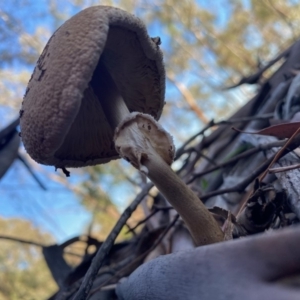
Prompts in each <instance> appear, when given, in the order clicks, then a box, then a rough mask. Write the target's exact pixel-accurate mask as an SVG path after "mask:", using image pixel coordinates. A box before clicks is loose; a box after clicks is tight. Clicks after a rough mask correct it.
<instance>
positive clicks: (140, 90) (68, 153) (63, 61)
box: [20, 6, 165, 167]
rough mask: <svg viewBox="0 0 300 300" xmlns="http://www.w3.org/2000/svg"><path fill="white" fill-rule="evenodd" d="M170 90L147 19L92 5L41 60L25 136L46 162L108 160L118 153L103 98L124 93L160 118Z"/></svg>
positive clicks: (30, 90)
mask: <svg viewBox="0 0 300 300" xmlns="http://www.w3.org/2000/svg"><path fill="white" fill-rule="evenodd" d="M110 81H112V82H113V85H109V84H108V83H109V82H110ZM112 86H113V87H112ZM108 89H110V90H108ZM164 92H165V71H164V66H163V61H162V53H161V51H160V49H159V47H158V45H157V44H156V43H155V42H154V41H153V40H152V39H151V38H150V37H149V36H148V34H147V31H146V28H145V26H144V24H143V23H142V21H141V20H140V19H138V18H136V17H135V16H133V15H131V14H129V13H127V12H125V11H123V10H120V9H117V8H113V7H107V6H95V7H90V8H87V9H85V10H83V11H81V12H80V13H78V14H77V15H75V16H74V17H72V18H71V19H69V20H68V21H67V22H65V23H64V24H63V25H62V26H61V27H60V28H59V29H58V30H57V31H56V32H55V33H54V34H53V36H52V37H51V39H50V40H49V42H48V43H47V45H46V47H45V49H44V51H43V53H42V54H41V56H40V58H39V60H38V62H37V65H36V67H35V70H34V72H33V75H32V77H31V79H30V81H29V84H28V87H27V90H26V93H25V96H24V101H23V105H22V114H21V115H22V117H21V121H20V125H21V132H22V140H23V142H24V145H25V148H26V150H27V152H28V153H29V154H30V156H31V157H32V158H33V159H35V160H36V161H37V162H39V163H42V164H46V165H54V166H56V167H81V166H87V165H95V164H99V163H105V162H108V161H109V160H111V159H114V158H118V157H119V156H118V153H117V152H116V150H115V148H114V144H113V132H114V128H111V126H110V125H109V123H108V121H107V119H106V117H105V115H104V113H103V110H102V107H101V103H100V102H101V101H110V100H109V99H110V97H117V96H118V95H121V97H122V98H123V99H124V101H125V103H126V105H127V107H128V109H129V111H130V112H132V111H138V112H143V113H147V114H150V115H152V116H153V117H154V118H155V119H159V117H160V115H161V111H162V108H163V104H164ZM102 98H104V99H102Z"/></svg>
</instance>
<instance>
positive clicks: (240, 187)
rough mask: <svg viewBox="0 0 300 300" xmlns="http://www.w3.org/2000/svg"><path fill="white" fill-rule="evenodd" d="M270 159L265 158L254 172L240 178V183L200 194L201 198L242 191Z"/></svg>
mask: <svg viewBox="0 0 300 300" xmlns="http://www.w3.org/2000/svg"><path fill="white" fill-rule="evenodd" d="M272 159H273V157H271V158H269V159H268V160H266V161H265V162H264V163H263V164H262V165H260V166H259V167H258V168H257V169H256V170H255V171H254V172H252V173H251V174H250V175H249V176H248V177H247V178H245V179H244V180H242V181H241V182H240V183H238V184H236V185H235V186H233V187H230V188H226V189H222V190H217V191H213V192H210V193H207V194H204V195H201V196H200V198H201V200H207V199H208V198H210V197H213V196H217V195H222V194H226V193H233V192H238V193H241V192H243V191H244V190H245V188H246V187H247V186H248V185H249V184H250V183H251V182H252V181H253V180H254V179H255V178H256V177H258V176H259V175H260V174H261V173H262V172H263V171H264V170H265V169H266V168H267V167H268V165H269V164H270V162H271V161H272Z"/></svg>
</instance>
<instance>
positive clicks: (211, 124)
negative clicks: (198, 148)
mask: <svg viewBox="0 0 300 300" xmlns="http://www.w3.org/2000/svg"><path fill="white" fill-rule="evenodd" d="M271 117H273V113H268V114H263V115H258V116H250V117H243V118H236V119H231V120H223V121H219V122H215V121H214V120H211V121H210V122H209V123H208V124H207V125H206V126H205V127H204V128H203V129H202V130H201V131H199V132H198V133H196V134H195V135H193V136H192V137H190V138H189V139H188V140H187V141H186V142H185V143H184V144H183V145H182V146H181V147H180V148H178V150H177V151H176V158H175V160H176V159H178V158H179V157H180V156H181V155H182V154H183V153H185V150H184V149H185V147H186V146H187V145H188V144H189V143H191V142H192V141H193V140H194V139H195V138H197V137H198V136H199V135H202V134H204V133H205V131H206V130H208V129H210V128H211V127H214V126H219V125H233V124H236V123H243V122H249V121H254V120H264V119H269V118H271Z"/></svg>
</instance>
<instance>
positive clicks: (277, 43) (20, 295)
mask: <svg viewBox="0 0 300 300" xmlns="http://www.w3.org/2000/svg"><path fill="white" fill-rule="evenodd" d="M99 4H101V5H112V6H117V7H119V8H122V9H125V10H127V11H129V12H131V13H133V14H135V15H137V16H138V17H140V18H141V19H142V20H143V21H144V22H145V23H146V25H147V28H148V30H149V35H150V36H153V37H155V36H160V37H161V40H162V45H161V48H162V50H163V52H164V59H165V66H166V71H167V82H166V83H167V91H166V102H167V104H166V106H165V110H164V112H163V116H162V118H161V123H162V124H163V125H164V126H165V127H166V129H167V130H168V131H169V132H170V133H171V134H172V135H173V136H174V140H175V144H176V145H177V146H180V145H181V143H183V142H184V141H185V140H186V139H187V138H188V137H189V136H191V135H193V134H195V133H196V132H197V131H199V130H200V129H201V127H202V126H203V125H204V124H205V123H206V122H208V121H209V120H210V119H212V118H214V119H222V118H225V117H227V116H229V115H230V114H231V113H233V112H234V111H235V110H236V109H237V108H238V107H240V106H241V105H242V104H243V103H245V102H246V101H247V99H249V98H250V97H251V96H252V95H253V93H255V86H250V85H245V86H241V87H238V88H235V89H232V90H226V89H224V87H226V86H230V85H234V84H236V83H237V82H239V80H240V79H241V78H242V77H245V76H249V75H251V73H253V72H254V71H255V70H257V69H258V68H260V67H262V66H264V65H265V64H266V63H267V62H268V61H269V60H270V59H272V58H273V57H274V56H275V55H276V54H277V53H279V52H280V51H282V50H283V49H285V48H286V47H288V45H289V44H291V43H292V42H293V41H295V40H296V39H297V38H298V37H299V33H300V24H299V23H300V18H299V16H300V3H299V1H296V0H295V1H292V0H218V1H205V0H197V1H196V0H195V1H192V0H182V1H177V0H112V1H99V0H40V1H34V0H4V1H1V2H0V128H4V127H5V126H6V125H7V124H9V123H10V122H11V121H12V120H14V119H15V118H16V117H17V116H18V111H19V108H20V105H21V101H22V97H23V94H24V91H25V88H26V85H27V82H28V80H29V78H30V75H31V73H32V71H33V68H34V65H35V62H36V61H37V59H38V56H39V54H40V53H41V51H42V50H43V47H44V45H45V43H46V42H47V40H48V39H49V37H50V36H51V34H52V33H53V32H54V31H55V30H56V28H57V27H58V26H60V25H61V24H62V23H63V22H64V21H65V20H66V19H68V18H69V17H71V16H72V15H74V14H75V13H77V12H78V11H80V10H82V9H83V8H86V7H88V6H92V5H99ZM19 154H20V155H21V157H23V159H24V160H25V161H26V162H27V164H28V166H29V168H30V169H31V170H33V171H34V173H35V174H36V176H37V177H38V178H39V181H37V180H36V179H34V178H33V177H32V175H30V173H29V172H28V169H27V168H26V167H25V165H24V162H22V160H21V159H20V157H19V159H16V161H15V162H14V163H13V164H12V166H11V168H10V170H9V171H8V172H7V173H6V175H5V176H4V177H3V178H2V179H1V181H0V198H1V199H0V200H1V202H0V209H1V210H0V214H1V216H2V217H1V219H0V235H1V236H4V235H5V236H11V237H15V238H17V239H18V238H22V239H26V240H30V241H36V242H38V243H40V244H44V245H49V244H51V243H54V242H62V241H63V240H66V239H67V238H69V237H70V235H74V234H77V235H80V234H87V233H89V234H91V235H93V236H94V237H95V238H98V239H100V240H103V239H104V238H105V237H106V235H107V234H108V232H109V230H110V229H111V228H112V226H113V225H114V223H115V222H116V220H117V219H118V217H119V215H120V212H121V211H122V209H123V208H124V207H125V206H126V204H128V202H129V201H130V200H131V199H133V198H134V195H135V194H136V193H137V192H138V190H139V189H140V187H141V185H142V184H143V182H142V179H141V178H140V176H139V174H137V172H135V170H133V169H132V168H131V167H130V166H129V165H128V164H127V163H126V162H118V161H115V162H112V163H110V164H107V165H104V166H102V165H101V166H96V167H88V168H83V169H80V170H79V169H78V170H77V169H76V170H71V174H72V175H71V179H68V180H67V179H66V178H65V177H64V176H63V175H62V174H60V173H59V172H56V173H55V172H54V170H53V168H48V167H43V166H38V165H37V164H36V163H35V162H33V161H32V160H31V159H30V158H29V157H27V156H26V153H25V150H24V148H23V147H22V146H21V147H20V149H19ZM178 165H180V162H178V163H176V164H175V166H174V167H175V168H176V167H178ZM43 188H46V191H45V190H44V189H43ZM12 216H13V217H14V218H12ZM141 216H142V211H141V210H138V211H137V212H136V213H135V215H134V216H133V217H132V219H131V222H132V225H133V224H134V223H135V222H137V220H139V219H140V218H141ZM126 237H127V235H126V234H125V233H123V235H122V237H121V238H126ZM0 242H1V247H0V270H1V272H0V299H43V298H45V297H46V296H47V295H50V294H51V293H52V292H53V291H54V290H55V288H56V287H55V284H54V282H53V281H52V278H51V276H50V273H49V271H48V269H47V267H46V264H45V262H44V260H43V259H42V255H41V248H40V247H38V246H34V245H30V244H24V243H19V242H15V241H9V240H4V239H0ZM74 247H75V246H74ZM73 250H74V249H73ZM79 252H80V251H79ZM71 261H72V260H71ZM75 262H76V261H75ZM75 262H74V263H75Z"/></svg>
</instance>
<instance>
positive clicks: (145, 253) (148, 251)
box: [91, 214, 179, 294]
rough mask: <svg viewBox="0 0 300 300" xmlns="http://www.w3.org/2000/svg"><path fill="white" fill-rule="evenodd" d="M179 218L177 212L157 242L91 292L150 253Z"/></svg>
mask: <svg viewBox="0 0 300 300" xmlns="http://www.w3.org/2000/svg"><path fill="white" fill-rule="evenodd" d="M178 219H179V215H178V214H177V215H176V216H175V217H174V219H173V220H172V222H171V223H170V224H169V225H168V226H167V227H166V229H165V230H164V231H163V232H162V233H161V235H160V236H159V237H158V239H157V240H156V241H155V243H154V244H153V245H152V246H151V247H150V248H149V249H148V250H147V251H146V252H144V253H143V254H141V255H140V256H138V257H137V258H135V259H134V260H132V261H131V262H130V263H129V264H127V265H125V266H124V267H123V268H122V269H120V270H119V271H118V272H116V273H115V274H114V276H113V277H111V278H109V279H108V280H107V281H105V282H104V283H103V284H102V285H101V286H99V287H97V288H96V289H94V290H92V291H91V294H94V293H96V292H97V291H99V290H102V289H103V288H104V287H105V286H106V285H107V284H109V283H110V282H111V280H113V279H114V278H117V277H118V275H119V274H121V273H122V271H123V270H124V269H125V268H128V267H129V266H130V265H132V264H135V263H136V262H138V261H140V260H142V259H144V258H145V257H146V256H147V255H148V254H150V253H151V252H152V251H153V250H154V249H155V248H156V247H157V246H158V245H159V244H160V243H161V241H162V240H163V238H164V237H165V236H166V234H167V233H168V232H169V230H170V229H171V228H172V227H173V226H174V225H175V223H176V222H177V220H178Z"/></svg>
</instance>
